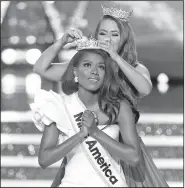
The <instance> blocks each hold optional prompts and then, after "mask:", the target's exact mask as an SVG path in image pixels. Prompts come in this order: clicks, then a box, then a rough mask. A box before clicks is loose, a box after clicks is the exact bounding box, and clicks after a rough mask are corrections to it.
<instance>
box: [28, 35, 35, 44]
mask: <svg viewBox="0 0 185 188" xmlns="http://www.w3.org/2000/svg"><path fill="white" fill-rule="evenodd" d="M26 42H27V43H28V44H34V43H35V42H36V37H35V36H32V35H30V36H27V37H26Z"/></svg>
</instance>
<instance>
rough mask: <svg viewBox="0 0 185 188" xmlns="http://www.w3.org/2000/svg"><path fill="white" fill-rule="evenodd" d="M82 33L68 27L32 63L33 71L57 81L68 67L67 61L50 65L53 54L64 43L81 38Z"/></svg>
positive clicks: (56, 52) (54, 54) (55, 53)
mask: <svg viewBox="0 0 185 188" xmlns="http://www.w3.org/2000/svg"><path fill="white" fill-rule="evenodd" d="M82 36H83V34H82V32H81V31H80V30H78V29H69V30H68V31H66V32H65V33H64V35H63V36H62V38H61V39H59V40H58V41H57V42H55V43H54V44H53V45H51V46H50V47H49V48H47V49H46V50H45V51H44V52H43V53H42V55H41V56H40V58H39V59H38V60H37V62H36V63H35V65H34V68H33V71H34V72H36V73H38V74H40V75H41V76H43V77H44V78H46V79H48V80H51V81H56V82H59V81H61V78H62V76H63V74H64V72H65V70H66V69H67V67H68V64H69V63H68V62H67V63H63V64H60V65H57V64H56V65H51V62H52V61H53V59H54V58H55V56H56V55H57V54H58V53H59V51H60V50H61V48H63V47H64V46H65V45H66V44H68V43H72V42H74V41H75V40H76V39H79V38H82Z"/></svg>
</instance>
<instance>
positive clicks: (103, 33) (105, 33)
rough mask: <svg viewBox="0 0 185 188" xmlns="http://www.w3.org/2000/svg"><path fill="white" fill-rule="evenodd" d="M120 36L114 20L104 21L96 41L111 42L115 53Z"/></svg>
mask: <svg viewBox="0 0 185 188" xmlns="http://www.w3.org/2000/svg"><path fill="white" fill-rule="evenodd" d="M120 35H121V34H120V30H119V28H118V25H117V23H116V22H115V21H114V20H111V19H105V20H103V21H102V22H101V24H100V27H99V31H98V36H97V39H98V40H100V41H106V40H111V41H112V43H113V45H114V47H115V50H116V51H117V50H118V48H119V45H120V40H121V37H120Z"/></svg>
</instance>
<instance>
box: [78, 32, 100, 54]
mask: <svg viewBox="0 0 185 188" xmlns="http://www.w3.org/2000/svg"><path fill="white" fill-rule="evenodd" d="M75 43H76V50H77V51H79V50H83V49H100V47H99V41H98V40H96V39H94V38H93V37H92V36H91V37H90V38H89V39H88V38H85V37H83V38H82V39H78V40H76V41H75Z"/></svg>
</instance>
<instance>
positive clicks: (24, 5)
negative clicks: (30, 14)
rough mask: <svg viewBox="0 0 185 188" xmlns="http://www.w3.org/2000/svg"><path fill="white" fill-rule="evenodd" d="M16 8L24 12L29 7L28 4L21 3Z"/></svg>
mask: <svg viewBox="0 0 185 188" xmlns="http://www.w3.org/2000/svg"><path fill="white" fill-rule="evenodd" d="M16 7H17V9H19V10H23V9H25V8H26V7H27V4H26V3H25V2H19V3H17V5H16Z"/></svg>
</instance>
